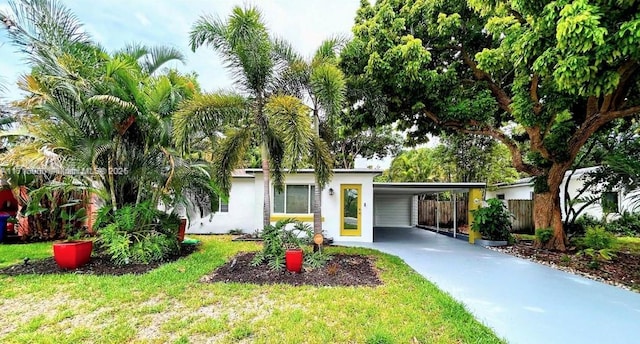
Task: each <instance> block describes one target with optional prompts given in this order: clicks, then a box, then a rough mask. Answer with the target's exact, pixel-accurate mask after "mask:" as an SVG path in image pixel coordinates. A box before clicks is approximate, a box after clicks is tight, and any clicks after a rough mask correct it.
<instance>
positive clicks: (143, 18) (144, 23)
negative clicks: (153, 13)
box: [135, 12, 151, 26]
mask: <svg viewBox="0 0 640 344" xmlns="http://www.w3.org/2000/svg"><path fill="white" fill-rule="evenodd" d="M135 16H136V19H138V22H139V23H140V24H142V26H149V25H151V22H150V21H149V18H147V17H146V16H145V15H144V14H142V13H140V12H136V14H135Z"/></svg>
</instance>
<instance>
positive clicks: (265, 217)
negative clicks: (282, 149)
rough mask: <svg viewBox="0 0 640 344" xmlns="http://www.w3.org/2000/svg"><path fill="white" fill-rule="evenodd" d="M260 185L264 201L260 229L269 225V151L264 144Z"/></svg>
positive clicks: (264, 143)
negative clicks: (261, 185) (261, 184)
mask: <svg viewBox="0 0 640 344" xmlns="http://www.w3.org/2000/svg"><path fill="white" fill-rule="evenodd" d="M262 183H263V190H264V191H263V192H264V197H263V199H264V201H263V203H262V228H263V229H264V228H266V227H267V226H269V225H270V224H271V192H270V191H271V178H270V176H269V151H268V150H267V144H266V142H263V143H262Z"/></svg>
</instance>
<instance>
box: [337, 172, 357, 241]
mask: <svg viewBox="0 0 640 344" xmlns="http://www.w3.org/2000/svg"><path fill="white" fill-rule="evenodd" d="M346 189H355V190H356V191H357V192H358V205H357V214H358V219H357V221H356V227H357V228H355V230H354V229H353V228H349V229H345V228H344V193H345V190H346ZM340 235H341V236H361V235H362V184H341V185H340Z"/></svg>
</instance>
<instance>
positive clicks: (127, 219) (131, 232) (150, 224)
mask: <svg viewBox="0 0 640 344" xmlns="http://www.w3.org/2000/svg"><path fill="white" fill-rule="evenodd" d="M179 223H180V221H179V219H178V217H177V216H176V215H168V214H166V213H163V212H161V211H159V210H157V209H156V208H154V207H153V206H152V205H151V203H150V202H144V203H140V204H138V205H137V206H133V205H127V206H124V207H122V208H120V209H118V210H116V211H115V212H113V211H112V210H111V209H110V208H108V207H104V208H102V209H101V210H100V211H99V212H98V216H97V218H96V223H95V227H96V230H97V232H98V234H99V237H98V240H97V241H96V243H97V246H98V250H99V251H100V252H101V253H103V254H105V255H107V256H108V257H109V258H110V259H111V260H112V261H113V262H114V263H116V264H119V265H126V264H148V263H151V262H156V261H161V260H163V259H164V258H166V257H167V256H168V255H171V254H175V253H177V252H178V251H179V250H180V243H179V242H178V238H177V232H178V225H179Z"/></svg>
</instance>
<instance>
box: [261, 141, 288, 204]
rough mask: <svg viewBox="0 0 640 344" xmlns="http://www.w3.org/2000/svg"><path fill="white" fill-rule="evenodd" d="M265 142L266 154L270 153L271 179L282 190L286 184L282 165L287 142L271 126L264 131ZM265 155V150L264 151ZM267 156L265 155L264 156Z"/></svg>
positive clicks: (277, 188) (274, 185)
mask: <svg viewBox="0 0 640 344" xmlns="http://www.w3.org/2000/svg"><path fill="white" fill-rule="evenodd" d="M263 140H264V141H263V142H264V143H263V145H265V146H266V150H267V152H266V154H268V159H269V160H268V161H269V170H270V173H271V179H272V181H273V187H274V188H275V189H276V190H278V191H282V190H283V186H284V174H283V173H282V167H283V166H282V165H283V163H284V157H285V144H284V142H283V141H282V136H281V135H280V134H278V133H276V132H275V131H273V130H272V129H271V128H267V130H266V132H265V133H264V139H263ZM263 155H264V151H263ZM262 158H263V159H264V158H265V157H264V156H263V157H262Z"/></svg>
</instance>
